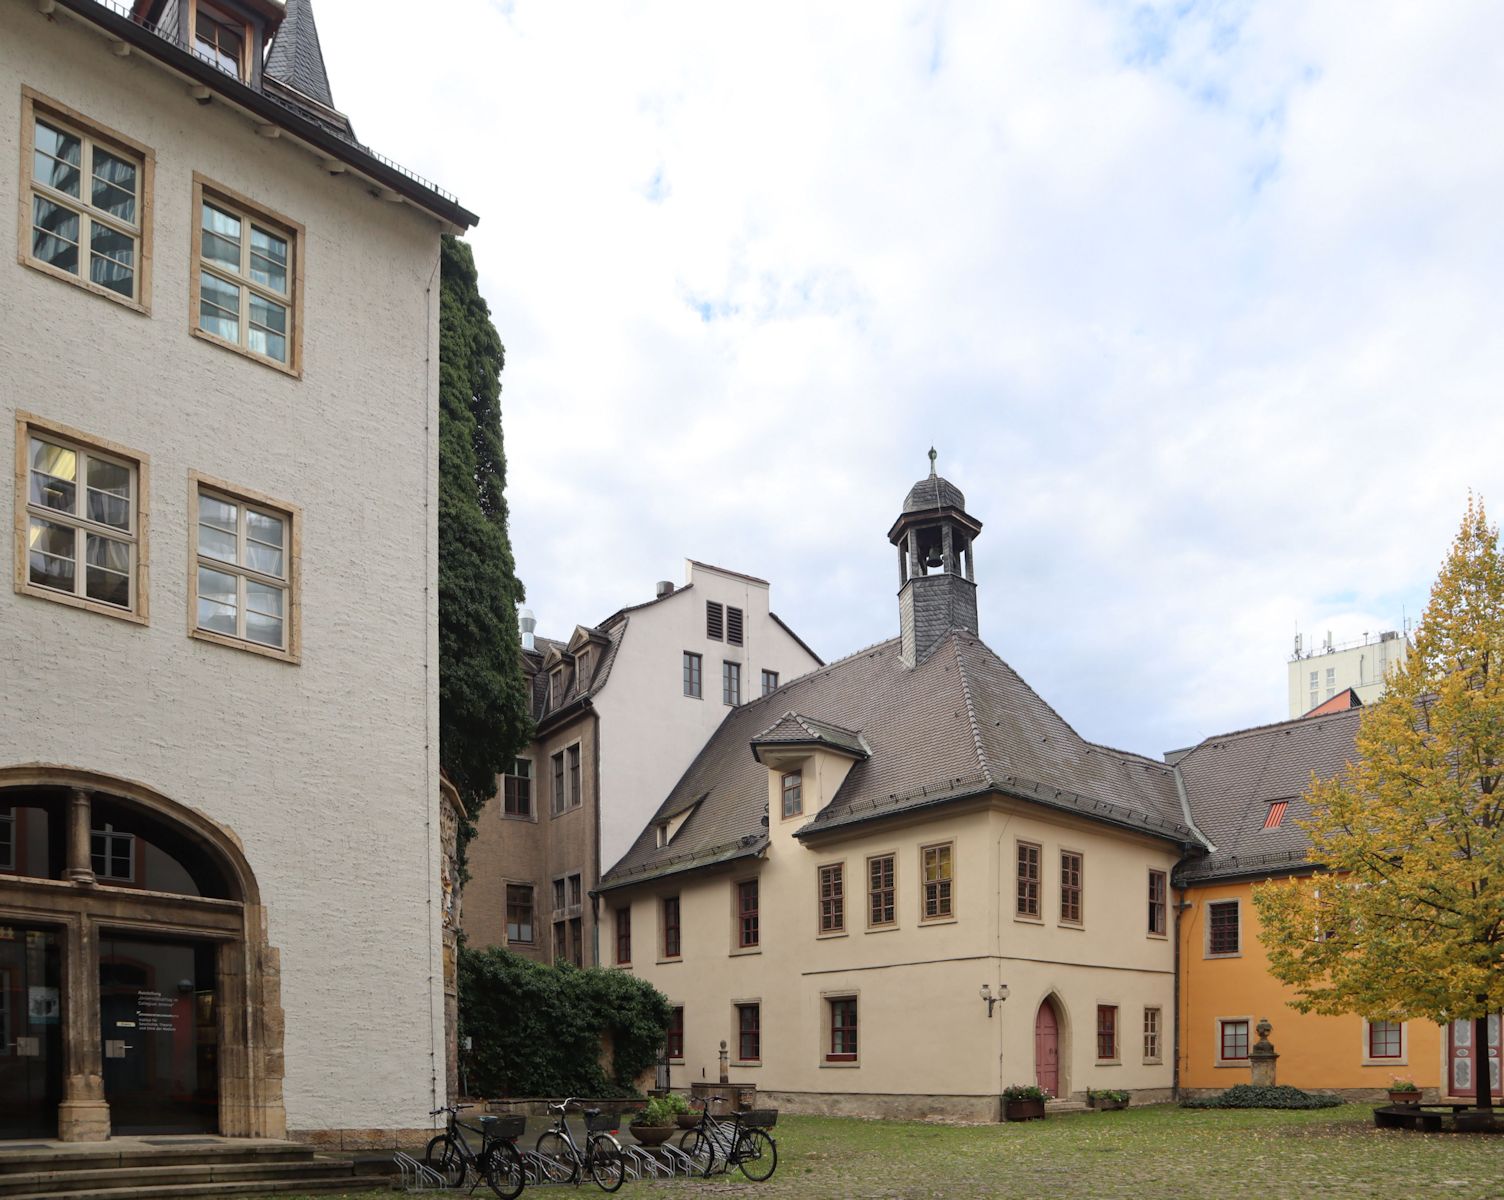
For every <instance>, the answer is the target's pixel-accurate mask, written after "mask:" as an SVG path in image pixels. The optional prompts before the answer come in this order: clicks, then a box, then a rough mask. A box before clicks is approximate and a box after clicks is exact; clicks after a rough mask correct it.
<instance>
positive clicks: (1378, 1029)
mask: <svg viewBox="0 0 1504 1200" xmlns="http://www.w3.org/2000/svg"><path fill="white" fill-rule="evenodd" d="M1367 1024H1368V1057H1369V1058H1394V1059H1399V1058H1403V1057H1404V1056H1405V1036H1404V1034H1405V1026H1404V1024H1403V1023H1402V1022H1400V1021H1369V1022H1368V1023H1367Z"/></svg>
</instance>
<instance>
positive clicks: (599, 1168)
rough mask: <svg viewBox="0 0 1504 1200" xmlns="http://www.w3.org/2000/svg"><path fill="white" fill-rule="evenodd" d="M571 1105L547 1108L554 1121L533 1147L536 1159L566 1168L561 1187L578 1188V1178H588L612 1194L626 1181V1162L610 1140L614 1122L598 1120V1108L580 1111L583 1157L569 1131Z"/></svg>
mask: <svg viewBox="0 0 1504 1200" xmlns="http://www.w3.org/2000/svg"><path fill="white" fill-rule="evenodd" d="M574 1103H575V1097H573V1096H571V1097H569V1098H568V1099H567V1100H565V1101H564V1102H563V1103H561V1104H550V1105H549V1106H548V1111H549V1112H551V1113H557V1114H558V1120H556V1121H555V1122H554V1123H553V1124H552V1125H550V1126H549V1127H548V1128H547V1129H546V1130H544V1131H543V1133H542V1134H540V1135H539V1137H538V1144H537V1146H536V1147H535V1149H536V1151H537V1153H538V1155H539V1157H541V1158H545V1159H547V1160H549V1161H550V1162H552V1163H555V1164H557V1165H558V1166H559V1167H560V1168H568V1171H569V1174H568V1177H567V1178H565V1177H561V1178H560V1180H559V1182H561V1183H573V1184H576V1185H578V1184H579V1182H580V1176H581V1174H582V1173H583V1174H585V1175H589V1176H590V1178H591V1179H592V1180H594V1181H595V1183H596V1184H597V1185H598V1186H599V1187H600V1189H601V1190H602V1191H605V1192H614V1191H616V1190H617V1188H619V1187H621V1185H622V1184H623V1183H625V1182H626V1179H627V1161H626V1158H625V1157H624V1156H623V1155H622V1152H621V1143H620V1142H618V1141H617V1140H616V1139H615V1138H614V1137H612V1136H611V1134H612V1132H613V1131H614V1130H615V1129H616V1124H617V1123H616V1118H614V1117H610V1116H607V1117H602V1116H601V1110H600V1109H598V1108H587V1109H584V1110H583V1111H584V1113H585V1153H584V1154H583V1155H582V1154H581V1153H580V1147H579V1145H578V1143H576V1142H575V1140H574V1134H572V1133H571V1132H570V1131H569V1117H568V1113H569V1106H570V1105H572V1104H574Z"/></svg>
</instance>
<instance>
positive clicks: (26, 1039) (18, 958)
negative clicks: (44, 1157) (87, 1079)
mask: <svg viewBox="0 0 1504 1200" xmlns="http://www.w3.org/2000/svg"><path fill="white" fill-rule="evenodd" d="M61 947H62V944H61V941H60V939H59V937H58V935H57V934H56V933H52V932H49V931H47V930H45V929H26V928H23V927H21V926H13V925H0V1138H27V1137H46V1138H50V1137H55V1136H56V1135H57V1106H58V1102H59V1101H60V1100H61V1099H62V1098H63V1023H62V1022H63V1011H62V952H61Z"/></svg>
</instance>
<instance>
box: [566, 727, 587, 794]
mask: <svg viewBox="0 0 1504 1200" xmlns="http://www.w3.org/2000/svg"><path fill="white" fill-rule="evenodd" d="M565 754H566V755H568V758H569V807H570V808H579V806H580V805H581V804H583V803H584V793H583V791H582V785H581V782H580V745H579V743H578V742H576V743H575V744H574V745H573V746H570V747H569V749H568V750H566V751H565Z"/></svg>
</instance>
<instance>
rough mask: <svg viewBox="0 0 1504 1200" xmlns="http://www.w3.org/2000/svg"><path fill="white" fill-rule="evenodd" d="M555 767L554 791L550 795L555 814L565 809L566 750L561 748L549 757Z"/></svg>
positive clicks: (550, 802) (550, 803) (551, 806)
mask: <svg viewBox="0 0 1504 1200" xmlns="http://www.w3.org/2000/svg"><path fill="white" fill-rule="evenodd" d="M549 763H550V764H551V765H552V767H553V791H552V793H551V794H550V796H549V805H550V808H551V809H552V811H553V815H554V816H556V817H557V816H558V815H559V814H560V813H561V812H563V811H564V751H562V750H560V751H559V752H558V753H557V754H555V755H553V756H552V757H551V758H550V759H549Z"/></svg>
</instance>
